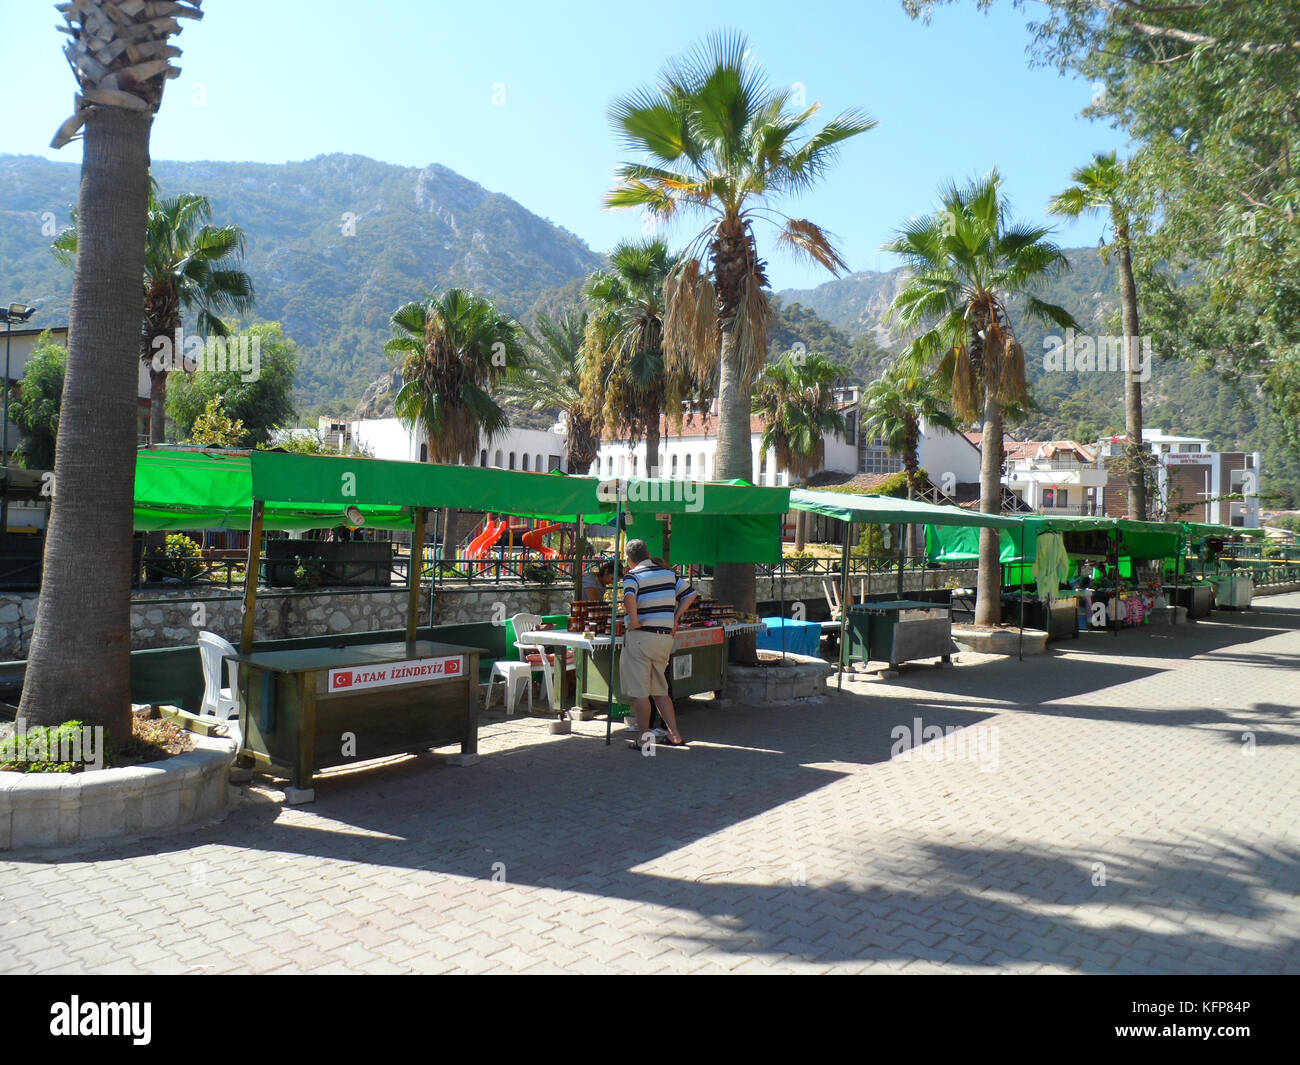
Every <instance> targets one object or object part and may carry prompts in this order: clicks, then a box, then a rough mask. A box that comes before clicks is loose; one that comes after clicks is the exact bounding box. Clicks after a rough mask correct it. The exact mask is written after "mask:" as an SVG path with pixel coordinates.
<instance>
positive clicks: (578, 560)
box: [573, 514, 587, 657]
mask: <svg viewBox="0 0 1300 1065" xmlns="http://www.w3.org/2000/svg"><path fill="white" fill-rule="evenodd" d="M586 538H587V534H586V523H585V521H584V520H583V517H582V515H581V514H579V515H578V535H577V536H576V537H575V538H574V541H573V598H574V599H585V598H586V596H584V595H583V593H582V571H583V568H584V566H585V565H586V561H587V560H586V558H585V557H584V555H583V550H582V544H583V541H585V540H586ZM575 657H576V656H575Z"/></svg>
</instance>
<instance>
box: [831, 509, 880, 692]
mask: <svg viewBox="0 0 1300 1065" xmlns="http://www.w3.org/2000/svg"><path fill="white" fill-rule="evenodd" d="M852 538H853V522H852V520H849V521H846V522H845V523H844V550H843V551H842V552H841V553H840V672H839V678H838V680H836V682H835V687H836V690H837V691H843V690H844V657H845V644H846V643H847V641H848V631H849V541H850V540H851V539H852ZM870 572H871V570H870V568H869V567H868V569H867V573H868V574H870Z"/></svg>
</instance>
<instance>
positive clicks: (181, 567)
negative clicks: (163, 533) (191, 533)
mask: <svg viewBox="0 0 1300 1065" xmlns="http://www.w3.org/2000/svg"><path fill="white" fill-rule="evenodd" d="M163 554H164V555H166V556H167V558H168V559H170V560H174V561H168V562H160V563H158V564H157V565H156V566H155V567H154V568H155V569H156V570H157V572H158V575H159V576H161V577H175V578H176V579H177V580H181V581H185V582H186V583H189V582H190V581H192V580H194V578H195V577H197V576H198V575H199V574H200V573H202V572H203V564H202V562H200V561H199V559H201V558H202V557H203V549H202V548H201V547H199V545H198V544H197V543H195V542H194V541H193V540H191V539H190V538H189V537H188V536H186V535H185V534H184V533H170V534H169V535H168V536H167V543H166V546H165V547H164V548H163ZM191 560H193V561H191Z"/></svg>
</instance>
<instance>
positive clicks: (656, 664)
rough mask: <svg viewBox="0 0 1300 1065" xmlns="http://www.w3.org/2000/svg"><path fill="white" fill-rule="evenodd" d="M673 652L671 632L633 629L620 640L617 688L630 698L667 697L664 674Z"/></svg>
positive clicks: (666, 683) (666, 682)
mask: <svg viewBox="0 0 1300 1065" xmlns="http://www.w3.org/2000/svg"><path fill="white" fill-rule="evenodd" d="M672 651H673V638H672V635H671V634H670V633H664V632H646V631H645V630H644V629H633V630H632V631H631V632H629V633H628V634H627V636H626V637H625V638H624V641H623V655H622V658H621V659H620V662H619V667H618V677H619V687H620V688H621V689H622V690H623V694H624V695H625V696H627V697H628V698H629V699H644V698H646V697H647V696H654V695H667V694H668V681H667V680H666V679H664V671H665V670H666V669H667V668H668V659H669V656H671V654H672Z"/></svg>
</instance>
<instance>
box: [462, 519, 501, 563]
mask: <svg viewBox="0 0 1300 1065" xmlns="http://www.w3.org/2000/svg"><path fill="white" fill-rule="evenodd" d="M505 531H506V523H505V522H504V521H498V522H491V521H489V522H488V523H487V526H486V527H485V528H484V530H483V531H482V532H481V533H479V534H478V535H477V536H476V537H474V539H473V540H471V541H470V542H469V549H468V550H467V551H466V552H465V557H466V558H482V557H483V556H484V555H486V554H487V553H488V552H489V551H491V550H492V548H493V547H494V546H495V545H496V542H497V541H498V540H500V539H501V537H502V536H504V535H505Z"/></svg>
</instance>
